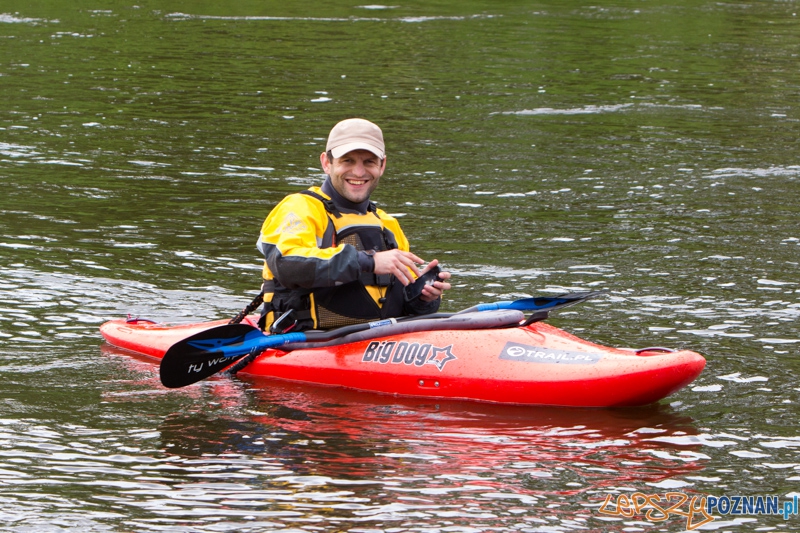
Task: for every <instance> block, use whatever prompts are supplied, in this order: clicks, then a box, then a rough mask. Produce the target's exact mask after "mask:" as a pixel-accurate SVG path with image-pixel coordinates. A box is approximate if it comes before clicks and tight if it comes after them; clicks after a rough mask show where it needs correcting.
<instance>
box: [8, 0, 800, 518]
mask: <svg viewBox="0 0 800 533" xmlns="http://www.w3.org/2000/svg"><path fill="white" fill-rule="evenodd" d="M378 7H380V6H367V5H362V6H358V5H354V4H348V3H343V2H339V1H327V2H322V1H315V2H294V3H290V2H283V3H279V2H254V1H240V2H236V3H230V4H228V3H219V2H148V1H145V2H139V3H137V4H130V3H122V2H117V1H110V2H102V3H99V4H97V3H90V2H85V1H80V2H69V3H66V2H43V1H41V2H16V1H13V0H12V1H8V0H6V1H4V2H3V3H2V5H0V95H1V96H2V105H1V106H0V184H1V187H2V194H0V214H1V215H2V216H1V217H0V343H1V344H0V399H1V400H2V403H0V450H2V454H0V455H1V456H2V460H1V461H0V463H2V464H0V503H2V505H0V530H2V531H29V530H35V531H77V530H81V531H165V530H170V531H275V530H286V531H317V530H319V531H353V532H356V531H358V532H365V531H387V532H389V531H392V532H395V531H397V532H399V531H469V532H472V531H489V530H491V531H571V530H581V531H585V530H591V531H642V530H647V531H649V530H661V531H680V530H682V529H684V528H685V522H684V521H683V520H682V519H680V517H677V518H672V519H670V520H668V521H666V522H661V523H653V522H648V521H646V520H643V519H642V518H641V517H639V518H633V519H629V520H628V519H625V520H622V519H611V518H610V517H608V516H604V515H603V514H601V513H599V512H598V508H599V505H600V503H601V502H602V501H603V499H604V498H605V497H606V495H607V494H612V495H614V496H616V495H617V494H619V493H628V492H633V491H637V490H638V491H641V492H646V493H660V494H663V493H665V492H668V491H670V490H676V491H682V492H686V493H690V494H712V495H717V496H721V495H726V494H727V495H733V494H747V495H777V496H780V497H781V499H784V498H787V497H791V496H793V495H794V494H796V492H795V490H796V489H795V487H796V486H797V481H798V480H800V473H798V472H797V470H798V469H800V457H798V448H800V433H799V432H798V430H797V428H796V419H797V415H798V409H797V402H798V400H800V394H799V393H798V389H799V388H800V387H798V384H797V380H796V376H797V372H798V369H799V368H800V364H798V362H797V355H798V351H797V346H798V343H800V332H799V331H798V324H797V318H798V314H800V300H798V290H800V287H798V261H800V259H799V258H798V252H799V251H800V248H798V246H799V245H800V226H798V223H797V217H798V214H800V207H798V202H797V197H798V193H800V184H799V183H798V177H799V176H800V160H799V159H798V155H797V149H798V141H799V140H800V129H799V128H798V125H799V124H798V121H799V120H800V114H799V112H798V108H797V102H798V98H799V97H800V72H799V71H798V64H800V63H799V61H800V56H799V54H800V24H798V17H797V12H798V11H800V6H798V4H797V2H791V1H789V2H766V1H757V2H751V3H747V4H736V3H718V2H702V1H683V2H661V1H652V2H643V1H628V2H624V1H615V2H604V3H601V4H597V5H595V4H587V3H580V2H577V1H571V0H570V1H560V2H536V3H532V2H502V1H496V2H473V1H467V2H417V1H412V2H405V3H403V4H392V5H387V6H383V8H380V9H379V8H378ZM351 116H362V117H365V118H369V119H371V120H374V121H375V122H377V123H379V124H380V125H381V126H382V127H383V129H384V133H385V136H386V140H387V145H388V147H387V148H388V164H389V169H388V171H387V174H386V175H385V177H384V179H382V181H381V186H380V188H379V189H378V191H377V192H376V194H375V196H374V199H375V200H376V201H378V202H379V204H380V205H381V207H383V208H384V209H385V210H387V211H388V212H390V213H394V214H396V215H402V218H401V222H402V224H403V228H404V230H405V231H406V233H407V234H408V236H409V238H410V239H411V241H412V246H413V248H414V250H415V251H416V252H417V253H418V254H419V255H421V256H422V257H424V258H426V259H432V258H433V257H438V258H439V259H440V260H441V261H443V262H444V263H445V265H446V266H447V268H448V269H450V270H451V271H452V272H453V273H454V276H455V278H454V279H455V285H456V287H455V289H454V290H453V291H451V292H450V293H449V294H448V299H447V301H446V302H445V307H446V308H447V309H449V310H458V309H461V308H464V307H466V306H469V305H472V304H475V303H478V302H486V301H496V300H504V299H514V298H519V297H524V296H528V295H539V294H550V293H557V292H563V291H565V290H580V289H588V288H603V289H607V290H608V291H609V293H608V296H606V297H605V298H603V299H600V300H596V301H592V302H590V303H586V304H583V305H582V306H580V307H575V308H573V309H570V310H569V312H563V313H561V314H559V315H558V317H554V318H553V319H551V322H552V323H554V324H556V325H558V326H560V327H563V328H565V329H567V330H569V331H571V332H573V333H576V334H579V335H581V336H582V337H585V338H588V339H590V340H594V341H597V342H602V343H606V344H611V345H622V346H634V347H642V346H652V345H662V346H663V345H666V346H672V347H686V348H691V349H694V350H697V351H699V352H701V353H703V354H704V355H705V356H706V357H707V359H708V366H707V368H706V370H705V372H704V373H703V375H702V376H701V377H700V378H699V380H698V381H696V382H695V383H694V384H693V385H692V386H690V387H688V388H687V389H685V390H683V391H681V392H679V393H678V394H675V395H674V396H672V397H670V398H668V399H667V400H665V401H663V402H662V403H661V404H659V405H657V406H653V407H649V408H644V409H633V410H624V411H617V410H601V411H596V410H572V409H537V408H499V407H493V406H482V405H477V404H469V403H466V404H462V403H457V404H452V403H445V404H432V403H430V402H411V401H406V400H402V399H394V398H385V397H380V396H375V395H369V394H359V393H344V392H337V391H331V390H320V389H315V388H312V387H299V386H292V385H286V384H279V383H270V382H242V381H235V380H230V379H218V380H209V381H207V382H205V383H203V384H201V385H198V386H194V387H191V388H187V389H181V390H178V391H166V390H164V389H163V388H162V387H161V386H160V385H159V383H158V377H157V369H156V367H155V366H154V365H153V364H152V363H149V362H145V361H138V360H135V359H131V358H130V357H127V356H124V355H122V354H121V353H119V352H118V351H115V350H113V349H110V348H108V347H101V339H100V337H99V334H98V332H97V327H98V326H99V324H100V323H102V322H103V321H104V320H106V319H109V318H116V317H120V316H124V315H125V314H126V313H132V314H134V315H141V316H144V317H148V318H153V319H157V320H169V321H186V320H192V319H208V318H221V317H228V316H232V315H234V314H235V313H236V312H237V311H238V310H239V309H241V307H243V306H244V305H245V304H246V303H247V302H248V301H249V300H250V299H251V298H252V296H253V295H254V294H255V291H256V289H257V287H258V284H259V281H258V279H259V269H260V261H259V258H258V254H257V252H256V250H255V240H256V238H257V234H258V228H259V226H260V223H261V221H262V220H263V218H264V216H265V215H266V213H267V212H268V211H269V209H270V208H271V206H273V205H274V204H275V203H276V202H277V201H279V200H280V198H282V197H283V196H284V195H285V194H286V193H288V192H293V191H296V190H299V189H302V188H304V187H306V186H308V185H312V184H318V183H319V182H320V181H321V179H322V178H321V176H322V174H321V169H320V168H319V162H318V161H319V160H318V155H319V153H320V152H321V151H322V150H323V147H324V142H325V138H326V136H327V133H328V131H329V129H330V127H331V126H332V125H333V124H334V123H335V122H336V121H338V120H340V119H343V118H347V117H351ZM798 520H800V518H798V517H793V518H790V519H789V520H788V521H786V522H784V520H783V519H782V518H777V517H763V516H742V517H737V518H736V519H732V517H730V516H727V517H717V519H716V520H715V522H714V524H713V525H712V527H713V528H714V529H724V530H742V531H752V530H755V529H756V528H762V529H761V530H763V531H766V530H775V528H777V530H791V529H796V528H797V527H798V526H797V524H798V523H800V522H798ZM707 527H708V526H707Z"/></svg>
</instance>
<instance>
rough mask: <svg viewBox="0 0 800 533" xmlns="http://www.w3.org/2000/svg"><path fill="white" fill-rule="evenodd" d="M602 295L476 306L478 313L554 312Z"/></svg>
mask: <svg viewBox="0 0 800 533" xmlns="http://www.w3.org/2000/svg"><path fill="white" fill-rule="evenodd" d="M601 294H603V291H585V292H569V293H566V294H560V295H558V296H537V297H535V298H523V299H521V300H515V301H513V302H496V303H491V304H478V305H477V306H476V307H477V310H478V311H492V310H495V309H515V310H517V311H554V310H556V309H561V308H563V307H568V306H570V305H575V304H577V303H580V302H584V301H586V300H588V299H589V298H594V297H595V296H599V295H601Z"/></svg>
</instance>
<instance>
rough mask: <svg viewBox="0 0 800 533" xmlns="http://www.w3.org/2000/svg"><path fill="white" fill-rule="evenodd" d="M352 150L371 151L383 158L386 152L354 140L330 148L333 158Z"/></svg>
mask: <svg viewBox="0 0 800 533" xmlns="http://www.w3.org/2000/svg"><path fill="white" fill-rule="evenodd" d="M353 150H367V151H368V152H372V153H373V154H375V155H376V156H378V157H379V158H380V159H384V158H385V157H386V154H384V153H383V150H381V149H380V148H378V147H377V146H374V145H372V144H369V143H366V142H364V141H354V142H350V143H347V144H343V145H341V146H337V147H336V148H331V154H333V157H334V158H339V157H342V156H343V155H344V154H346V153H348V152H352V151H353Z"/></svg>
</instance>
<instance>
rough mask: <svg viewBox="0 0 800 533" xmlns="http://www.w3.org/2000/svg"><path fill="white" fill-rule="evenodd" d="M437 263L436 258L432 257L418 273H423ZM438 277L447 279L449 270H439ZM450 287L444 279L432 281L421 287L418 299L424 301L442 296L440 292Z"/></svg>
mask: <svg viewBox="0 0 800 533" xmlns="http://www.w3.org/2000/svg"><path fill="white" fill-rule="evenodd" d="M438 264H439V260H438V259H434V260H433V261H431V262H430V263H428V266H426V267H425V269H424V270H423V271H422V272H421V273H420V275H422V274H424V273H425V272H427V271H428V270H430V269H431V268H433V267H435V266H436V265H438ZM439 279H443V280H447V279H450V272H445V271H441V272H439ZM449 289H450V284H449V283H447V282H446V281H434V282H433V285H425V287H423V289H422V294H420V296H419V299H420V300H422V301H424V302H432V301H434V300H436V299H437V298H440V297H441V296H442V293H443V292H444V291H446V290H449Z"/></svg>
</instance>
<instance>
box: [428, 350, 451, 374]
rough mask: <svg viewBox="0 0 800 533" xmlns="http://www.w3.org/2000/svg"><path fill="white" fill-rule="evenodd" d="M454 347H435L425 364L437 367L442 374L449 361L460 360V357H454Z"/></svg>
mask: <svg viewBox="0 0 800 533" xmlns="http://www.w3.org/2000/svg"><path fill="white" fill-rule="evenodd" d="M452 347H453V345H452V344H451V345H450V346H448V347H447V348H439V347H438V346H433V347H432V350H431V352H432V353H431V354H430V355H429V356H428V360H427V361H425V364H428V365H436V368H438V369H439V371H440V372H441V371H442V370H443V369H444V365H446V364H447V362H448V361H452V360H454V359H458V357H456V356H455V355H453V351H452V350H451V348H452Z"/></svg>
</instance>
